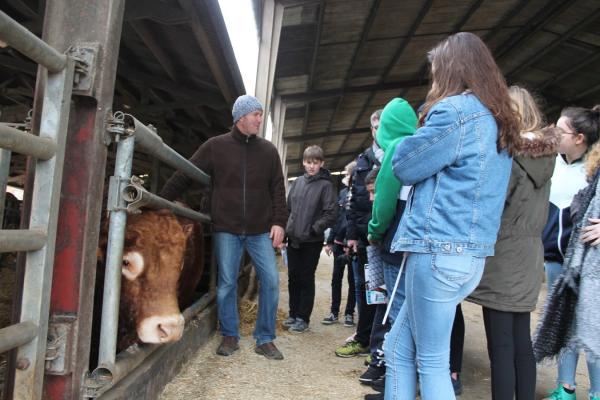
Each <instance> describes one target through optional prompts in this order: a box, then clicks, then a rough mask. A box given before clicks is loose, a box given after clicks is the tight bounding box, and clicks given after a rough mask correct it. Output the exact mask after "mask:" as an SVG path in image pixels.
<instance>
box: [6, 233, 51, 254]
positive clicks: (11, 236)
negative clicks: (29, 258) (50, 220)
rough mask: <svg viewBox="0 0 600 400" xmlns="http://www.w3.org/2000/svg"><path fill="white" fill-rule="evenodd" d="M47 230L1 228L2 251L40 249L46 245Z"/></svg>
mask: <svg viewBox="0 0 600 400" xmlns="http://www.w3.org/2000/svg"><path fill="white" fill-rule="evenodd" d="M46 239H47V235H46V231H44V230H41V229H2V230H0V253H10V252H12V251H34V250H40V249H41V248H43V247H44V246H45V245H46Z"/></svg>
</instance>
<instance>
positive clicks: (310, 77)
mask: <svg viewBox="0 0 600 400" xmlns="http://www.w3.org/2000/svg"><path fill="white" fill-rule="evenodd" d="M325 7H326V3H325V1H323V0H322V1H321V2H320V3H319V17H318V19H317V33H316V35H315V43H314V50H313V54H312V59H311V62H310V72H309V73H308V83H307V85H306V87H307V88H308V90H309V91H310V90H312V86H313V79H314V74H315V68H316V66H317V56H318V55H319V43H321V32H322V30H323V18H324V16H325ZM305 107H306V108H305V110H304V119H303V120H302V133H304V132H306V130H307V128H308V119H309V117H310V102H309V103H307V104H306V106H305ZM300 148H304V142H302V145H301V146H300Z"/></svg>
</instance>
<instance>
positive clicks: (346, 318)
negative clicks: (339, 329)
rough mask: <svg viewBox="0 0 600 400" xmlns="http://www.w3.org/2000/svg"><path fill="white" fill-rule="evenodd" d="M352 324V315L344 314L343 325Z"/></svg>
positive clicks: (349, 325) (350, 325)
mask: <svg viewBox="0 0 600 400" xmlns="http://www.w3.org/2000/svg"><path fill="white" fill-rule="evenodd" d="M354 325H356V324H355V323H354V316H353V315H345V316H344V326H347V327H352V326H354Z"/></svg>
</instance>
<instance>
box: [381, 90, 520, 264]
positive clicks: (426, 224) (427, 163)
mask: <svg viewBox="0 0 600 400" xmlns="http://www.w3.org/2000/svg"><path fill="white" fill-rule="evenodd" d="M497 137H498V127H497V124H496V120H495V119H494V117H493V116H492V114H491V113H490V111H489V110H488V109H487V108H486V107H485V106H484V105H483V104H482V103H481V102H480V101H479V99H478V98H477V97H476V96H475V95H473V94H472V93H470V92H464V93H462V94H460V95H456V96H451V97H447V98H445V99H443V100H442V101H440V102H439V103H437V104H435V105H434V106H433V107H432V108H431V109H430V110H429V113H428V114H427V117H426V119H425V123H424V125H423V126H422V127H420V128H419V129H418V130H417V131H416V133H415V134H414V136H411V137H407V138H406V139H404V141H403V142H402V143H401V144H400V145H399V146H397V147H396V153H395V154H394V158H393V161H392V164H393V168H394V173H395V174H396V176H397V177H398V179H399V180H400V181H401V182H403V183H404V184H405V185H413V189H412V192H411V193H410V195H409V198H408V201H407V204H406V210H405V211H404V215H403V217H402V221H401V222H400V226H399V227H398V230H397V232H396V235H395V236H394V240H393V243H392V249H393V250H394V251H409V252H415V253H446V254H455V255H461V254H462V255H471V256H477V257H486V256H491V255H493V254H494V244H495V242H496V235H497V234H498V229H499V227H500V217H501V214H502V210H503V208H504V199H505V197H506V189H507V186H508V181H509V178H510V171H511V164H512V159H511V157H510V156H509V155H508V153H507V152H506V151H504V150H503V151H501V152H498V151H497V147H496V142H497Z"/></svg>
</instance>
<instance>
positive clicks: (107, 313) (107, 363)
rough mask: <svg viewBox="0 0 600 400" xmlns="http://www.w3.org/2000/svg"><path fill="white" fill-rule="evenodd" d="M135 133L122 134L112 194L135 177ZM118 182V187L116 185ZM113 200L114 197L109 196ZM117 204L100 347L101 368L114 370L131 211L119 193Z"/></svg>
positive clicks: (108, 252)
mask: <svg viewBox="0 0 600 400" xmlns="http://www.w3.org/2000/svg"><path fill="white" fill-rule="evenodd" d="M134 144H135V138H134V137H133V136H124V137H121V138H120V140H119V141H118V144H117V156H116V159H115V173H114V177H113V178H116V179H111V187H110V188H109V198H110V197H113V198H114V197H115V194H118V192H119V191H120V190H119V185H120V182H122V181H128V180H129V179H130V178H131V168H132V164H133V149H134ZM115 186H116V187H115ZM109 201H110V200H109ZM115 201H116V207H114V209H112V210H111V213H110V221H109V228H108V244H107V247H106V272H105V277H104V296H103V299H102V322H101V328H100V350H99V354H98V368H99V369H107V370H108V371H110V372H112V371H113V369H114V364H115V357H116V353H117V328H118V324H119V300H120V295H121V265H122V259H123V241H124V238H125V225H126V223H127V211H126V208H125V200H124V199H123V198H122V196H118V195H117V196H116V199H115Z"/></svg>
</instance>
